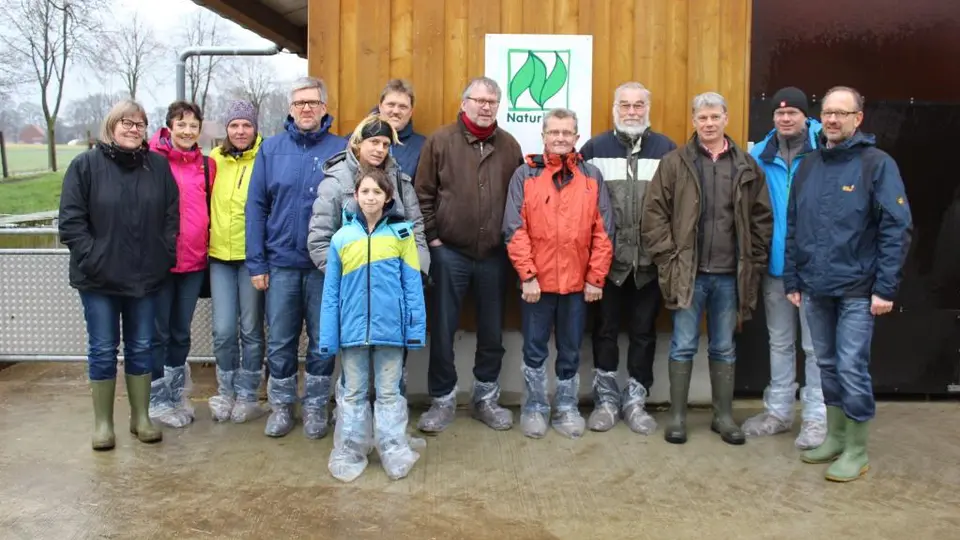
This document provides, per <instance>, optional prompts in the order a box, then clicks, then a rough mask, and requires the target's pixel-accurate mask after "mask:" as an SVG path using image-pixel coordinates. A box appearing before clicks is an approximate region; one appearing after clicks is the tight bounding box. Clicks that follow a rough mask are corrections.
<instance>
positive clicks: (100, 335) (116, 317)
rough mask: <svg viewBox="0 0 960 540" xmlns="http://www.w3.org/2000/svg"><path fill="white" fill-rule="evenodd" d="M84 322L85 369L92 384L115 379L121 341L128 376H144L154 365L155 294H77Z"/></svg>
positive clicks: (83, 292)
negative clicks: (121, 341)
mask: <svg viewBox="0 0 960 540" xmlns="http://www.w3.org/2000/svg"><path fill="white" fill-rule="evenodd" d="M80 301H81V302H82V303H83V317H84V319H85V320H86V322H87V367H88V370H89V375H90V380H91V381H106V380H111V379H116V378H117V352H118V349H119V347H120V340H121V338H122V339H123V366H124V370H125V371H126V373H127V374H128V375H146V374H147V373H150V372H151V366H152V363H153V356H152V354H151V353H152V350H153V333H154V317H155V314H156V299H155V296H154V295H152V294H151V295H147V296H143V297H140V298H131V297H129V296H113V295H107V294H100V293H94V292H85V291H80ZM121 329H122V331H121Z"/></svg>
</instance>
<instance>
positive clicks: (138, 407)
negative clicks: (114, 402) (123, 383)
mask: <svg viewBox="0 0 960 540" xmlns="http://www.w3.org/2000/svg"><path fill="white" fill-rule="evenodd" d="M150 378H151V377H150V374H149V373H147V374H146V375H127V376H126V380H127V397H128V398H129V399H130V433H133V434H134V435H136V436H137V439H139V440H140V442H143V443H155V442H160V441H162V440H163V432H162V431H160V428H158V427H156V426H154V425H153V422H151V421H150V415H149V410H150Z"/></svg>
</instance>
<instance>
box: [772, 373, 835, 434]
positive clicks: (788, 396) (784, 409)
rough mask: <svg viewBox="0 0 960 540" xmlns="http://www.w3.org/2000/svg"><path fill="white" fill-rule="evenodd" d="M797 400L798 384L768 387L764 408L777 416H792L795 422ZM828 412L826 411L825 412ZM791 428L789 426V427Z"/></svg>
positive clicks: (791, 422)
mask: <svg viewBox="0 0 960 540" xmlns="http://www.w3.org/2000/svg"><path fill="white" fill-rule="evenodd" d="M796 402H797V385H796V384H791V385H790V386H788V387H787V388H773V387H770V386H768V387H766V388H765V389H764V390H763V410H765V411H767V412H768V413H769V414H772V415H774V416H776V417H777V418H781V419H783V418H790V419H791V420H790V424H791V425H792V424H793V416H794V405H795V404H796ZM824 414H826V412H824ZM788 429H789V428H788Z"/></svg>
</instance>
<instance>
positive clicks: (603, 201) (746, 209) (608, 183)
mask: <svg viewBox="0 0 960 540" xmlns="http://www.w3.org/2000/svg"><path fill="white" fill-rule="evenodd" d="M461 97H462V100H461V107H460V112H459V114H458V116H457V118H456V120H455V121H454V122H452V123H450V124H448V125H446V126H443V127H441V128H440V129H438V130H437V131H436V132H435V133H433V134H432V135H430V136H429V137H424V136H422V135H420V134H418V133H416V132H415V131H414V129H413V122H412V119H411V118H412V115H413V112H414V104H415V99H414V92H413V89H412V88H411V86H410V85H409V83H407V82H405V81H402V80H392V81H390V82H389V83H388V84H387V85H386V87H385V88H384V89H383V91H382V93H381V95H380V102H379V104H378V106H377V107H375V108H374V110H373V111H372V112H371V114H370V115H369V116H367V117H366V118H364V119H363V120H362V121H361V122H360V123H359V125H357V126H356V128H355V129H354V130H353V132H352V134H351V135H350V136H349V137H348V138H343V137H340V136H337V135H335V134H333V133H331V132H330V126H331V124H332V121H333V119H332V117H331V116H330V115H329V114H328V112H327V102H328V95H327V90H326V87H325V86H324V84H323V82H322V81H321V80H319V79H315V78H310V77H307V78H303V79H300V80H298V81H296V83H295V84H294V85H293V87H292V89H291V92H290V108H289V113H290V115H289V117H288V118H287V121H286V124H285V129H284V131H283V132H281V133H280V134H278V135H275V136H273V137H270V138H267V139H263V138H262V137H261V136H260V135H259V133H258V130H257V113H256V110H255V109H254V108H253V106H252V105H251V104H250V103H247V102H243V101H237V102H234V103H232V104H231V105H230V106H229V108H228V110H227V113H226V115H225V118H224V119H223V122H224V125H225V127H226V138H225V139H224V140H223V142H222V144H221V145H220V146H219V147H217V148H216V149H214V150H213V151H212V152H211V154H210V156H209V157H205V156H203V155H202V153H201V150H200V147H199V145H198V139H199V136H200V133H201V130H202V125H203V113H202V111H201V110H200V109H199V108H198V107H197V106H196V105H194V104H191V103H187V102H183V101H178V102H175V103H173V104H171V105H170V107H169V110H168V114H167V117H166V125H165V126H163V127H161V128H160V129H159V130H157V131H156V133H155V134H154V135H153V137H152V138H151V139H150V140H149V143H147V142H146V133H147V116H146V113H145V112H144V110H143V108H142V107H141V106H140V105H139V104H137V103H136V102H133V101H122V102H120V103H118V104H117V105H116V106H114V108H113V109H112V110H111V111H110V113H109V114H108V115H107V118H106V119H105V120H104V123H103V127H102V130H101V133H100V136H99V141H98V143H97V146H96V148H94V149H92V150H90V151H88V152H85V153H83V154H81V155H80V156H78V157H77V158H76V159H75V160H74V161H73V162H72V163H71V164H70V166H69V168H68V170H67V174H66V176H65V178H64V184H63V192H62V196H61V208H60V220H59V227H60V236H61V241H62V242H63V243H64V244H66V245H67V247H68V248H69V250H70V255H71V257H70V259H71V260H70V283H71V285H72V286H73V287H75V288H77V289H78V290H79V292H80V298H81V301H82V303H83V307H84V315H85V318H86V322H87V330H88V335H89V355H88V357H89V378H90V381H91V388H92V393H93V401H94V417H95V426H94V435H93V447H94V449H98V450H104V449H110V448H113V447H114V445H115V434H114V429H113V403H114V389H115V379H116V375H117V350H118V347H119V345H120V342H121V327H122V341H123V346H124V360H125V362H124V368H125V371H126V385H127V389H128V394H129V399H130V406H131V411H132V413H131V424H130V429H131V432H132V433H134V434H135V435H136V436H137V437H138V438H139V439H140V440H141V441H143V442H156V441H159V440H161V438H162V433H161V431H160V430H159V429H158V428H157V427H156V425H155V423H154V422H156V423H160V424H163V425H165V426H168V427H183V426H185V425H188V424H189V423H190V422H192V420H193V418H194V410H193V408H192V407H191V405H190V400H189V395H188V393H189V387H190V385H191V383H190V373H189V369H188V368H187V365H186V358H187V355H188V353H189V350H190V325H191V322H192V318H193V312H194V309H195V307H196V304H197V300H198V298H200V297H204V296H207V295H209V297H210V298H211V301H212V306H213V335H214V355H215V356H216V360H217V366H216V377H217V386H218V388H217V394H216V395H215V396H213V397H211V398H210V399H209V407H210V411H211V415H212V417H213V418H214V420H216V421H221V422H226V421H232V422H236V423H242V422H248V421H251V420H254V419H256V418H259V417H260V416H262V415H264V414H266V413H267V412H268V411H267V410H266V409H264V408H262V407H261V405H260V404H259V402H258V394H259V389H260V385H261V383H262V381H263V380H266V381H267V388H266V390H267V397H268V402H269V417H268V418H267V420H266V426H265V434H266V435H268V436H271V437H283V436H285V435H287V434H289V433H290V432H291V431H292V430H293V429H294V427H295V423H296V419H295V417H294V406H295V404H297V403H298V402H299V403H300V405H301V419H302V424H303V432H304V435H305V436H306V437H308V438H311V439H319V438H322V437H324V436H325V435H326V434H327V433H328V432H329V431H330V426H331V425H333V426H335V427H334V447H333V450H332V452H331V455H330V459H329V462H328V468H329V470H330V472H331V474H332V475H333V476H334V477H336V478H338V479H340V480H343V481H352V480H353V479H355V478H357V477H358V476H359V475H360V474H362V472H363V471H364V470H365V468H366V466H367V464H368V460H367V456H368V454H369V453H370V452H371V451H373V450H374V449H376V450H377V452H378V454H379V456H380V461H381V463H382V465H383V467H384V470H385V471H386V472H387V474H388V476H390V477H391V478H393V479H399V478H403V477H404V476H406V475H407V474H408V473H409V471H410V470H411V468H412V467H413V466H414V465H415V463H416V462H417V460H418V459H419V457H420V456H419V453H418V452H417V449H418V448H419V447H420V445H421V444H423V442H422V440H421V439H417V438H415V437H413V436H411V435H409V434H408V433H407V426H408V423H409V420H408V407H407V401H406V398H405V395H406V377H405V373H406V362H407V352H408V351H409V350H412V349H419V348H423V347H425V346H426V345H427V332H426V328H427V321H428V317H429V323H430V342H429V345H430V350H429V368H428V381H427V382H428V390H429V393H430V397H431V405H430V408H429V409H428V410H427V411H426V412H424V413H423V414H422V415H421V416H420V418H419V421H418V422H417V427H418V429H419V430H420V431H421V432H423V433H432V434H436V433H440V432H442V431H444V430H445V429H446V428H447V427H449V426H450V424H451V423H452V422H453V421H454V418H455V416H456V415H455V409H456V396H457V392H458V379H457V372H456V368H455V365H454V337H455V333H456V331H457V328H458V326H459V315H460V310H461V305H462V301H463V299H464V297H465V295H466V293H467V291H468V289H469V290H471V291H472V292H473V295H474V296H475V298H476V311H477V313H476V315H477V316H476V319H477V349H476V356H475V360H474V369H473V375H474V380H473V383H472V398H471V407H470V408H471V413H472V415H473V417H474V418H476V419H477V420H479V421H481V422H483V423H484V424H486V425H487V426H489V427H490V428H492V429H495V430H506V429H510V428H511V427H512V426H513V423H514V419H513V414H512V413H511V411H510V410H508V409H506V408H504V407H502V406H501V405H500V403H499V396H500V385H499V382H498V381H499V376H500V371H501V365H502V361H503V356H504V354H505V350H504V347H503V341H502V332H503V330H502V329H503V318H504V310H505V298H506V296H507V294H508V291H509V290H510V289H511V288H512V287H516V288H517V289H519V291H517V292H518V293H519V294H520V296H521V298H522V302H521V320H522V334H523V365H522V368H521V369H522V376H523V382H524V387H525V396H524V400H523V404H522V407H521V411H520V429H521V431H522V432H523V434H524V435H526V436H528V437H531V438H541V437H544V436H545V435H546V434H547V432H548V430H549V429H550V427H552V428H553V429H554V430H556V431H557V432H558V433H560V434H562V435H564V436H567V437H571V438H577V437H580V436H582V434H583V433H584V431H585V430H586V429H590V430H592V431H596V432H602V431H608V430H610V429H611V428H613V427H614V425H615V424H616V423H617V422H618V420H620V419H621V418H622V419H623V421H624V423H625V424H626V425H627V426H628V427H629V428H630V429H631V430H632V431H633V432H636V433H638V434H643V435H649V434H651V433H653V432H654V431H655V430H656V427H657V424H656V421H655V420H654V418H653V417H652V416H651V415H650V414H649V413H648V412H647V410H646V401H647V397H648V396H649V394H650V390H651V387H652V386H653V383H654V380H653V379H654V378H653V361H654V355H655V346H656V339H657V333H656V319H657V317H658V314H659V312H660V309H661V306H663V305H665V306H666V307H667V308H669V309H670V310H672V311H673V337H672V340H671V343H670V354H669V384H670V415H669V420H668V423H667V425H666V426H665V428H664V437H665V439H666V440H667V441H668V442H671V443H677V444H681V443H684V442H686V440H687V427H686V415H687V401H688V392H689V388H690V379H691V373H692V369H691V366H692V361H693V358H694V356H696V354H697V352H698V350H699V344H700V324H701V323H700V321H701V318H702V316H703V314H704V312H705V313H706V320H707V332H708V336H707V337H708V351H707V352H708V358H709V363H710V370H709V371H710V380H711V386H712V394H713V412H714V416H713V421H712V424H711V429H712V430H713V431H715V432H717V433H718V434H719V436H720V437H721V438H722V440H723V441H725V442H727V443H729V444H743V443H744V442H745V438H746V437H747V436H762V435H773V434H776V433H781V432H787V431H790V430H791V429H792V426H793V421H794V403H795V399H796V392H797V385H796V373H795V364H796V355H795V350H794V343H795V341H796V328H797V317H798V313H799V322H800V329H801V336H802V343H803V349H804V352H805V355H806V364H805V365H806V373H805V386H804V387H803V388H802V389H801V391H800V397H801V400H802V402H803V412H802V425H801V429H800V435H799V437H798V438H797V440H796V444H797V446H798V447H799V448H801V449H803V450H804V453H803V454H802V459H803V460H804V461H807V462H811V463H827V462H831V461H834V460H835V462H834V463H833V464H832V465H831V466H830V468H829V469H828V471H827V478H829V479H833V480H841V481H844V480H853V479H856V478H857V477H859V476H860V475H861V474H863V473H864V472H866V469H867V468H868V461H867V455H866V439H867V426H868V423H869V421H870V419H871V418H872V417H873V415H874V403H873V396H872V389H871V383H870V375H869V370H868V367H869V357H870V341H871V335H872V325H873V318H874V316H877V315H881V314H883V313H886V312H888V311H890V310H891V309H892V301H893V299H894V298H895V296H896V293H897V288H898V285H899V281H900V277H901V268H902V265H903V262H904V259H905V256H906V252H907V249H908V247H909V243H910V234H911V230H912V225H911V216H910V211H909V205H908V204H907V202H906V194H905V193H904V189H903V183H902V181H901V179H900V177H899V173H898V171H897V167H896V164H895V163H894V161H893V160H892V159H891V158H890V157H889V156H888V155H887V154H885V153H884V152H882V151H881V150H879V149H877V148H876V147H875V146H874V138H873V137H872V136H871V135H868V134H865V133H863V132H861V131H860V130H859V126H860V124H861V122H862V120H863V99H862V97H861V96H860V94H859V93H858V92H857V91H856V90H854V89H852V88H848V87H835V88H833V89H831V90H829V91H828V92H827V94H826V95H825V97H824V100H823V107H822V112H821V114H820V118H821V121H822V123H821V122H818V121H817V120H816V119H813V118H810V117H808V114H807V113H808V109H809V104H808V102H807V98H806V96H805V95H804V94H803V92H801V91H800V90H798V89H796V88H785V89H782V90H781V91H779V92H778V93H777V94H776V95H775V96H774V98H773V104H774V107H773V121H774V129H773V130H772V131H771V132H770V134H769V135H767V137H766V138H765V139H764V140H763V141H762V142H761V143H759V144H757V145H756V146H755V147H754V148H753V149H752V151H751V152H746V151H744V150H743V149H741V148H740V147H739V146H738V145H737V144H736V143H735V142H734V141H733V139H731V138H730V137H729V136H728V135H726V133H725V128H726V126H727V122H728V111H727V104H726V101H725V100H724V98H723V97H722V96H720V95H719V94H716V93H713V92H708V93H704V94H701V95H698V96H696V97H695V98H694V99H693V101H692V108H691V119H692V124H693V128H694V133H693V135H692V136H691V137H690V139H689V140H688V141H687V142H686V143H685V144H684V145H683V146H680V147H678V146H677V145H676V144H675V143H674V142H673V141H671V140H670V139H669V138H668V137H666V136H664V135H662V134H660V133H656V132H654V131H653V130H652V129H651V126H650V120H649V119H650V108H651V97H652V96H651V92H650V91H649V90H648V89H647V88H645V87H644V86H643V85H642V84H640V83H638V82H627V83H624V84H622V85H620V86H619V87H618V88H617V89H616V91H615V93H614V101H613V107H612V113H613V121H614V126H615V127H614V129H612V130H610V131H608V132H605V133H602V134H599V135H597V136H595V137H593V138H591V139H590V140H588V141H586V142H585V143H584V144H583V145H582V147H581V148H580V150H579V151H578V150H577V143H578V142H579V139H580V133H579V125H578V118H577V115H576V113H575V112H574V111H571V110H567V109H553V110H550V111H545V113H544V116H543V129H542V136H543V145H544V149H543V152H542V153H536V154H532V155H527V156H524V155H523V154H522V152H521V150H520V146H519V144H518V143H517V141H516V140H515V139H514V138H513V136H511V134H510V133H508V132H507V131H505V130H504V129H502V128H501V127H499V126H498V124H497V121H496V118H497V112H498V108H499V106H500V103H501V99H502V92H501V89H500V87H499V85H498V84H497V82H496V81H494V80H492V79H490V78H487V77H478V78H475V79H473V80H471V81H470V82H469V84H468V85H467V86H466V88H465V89H464V91H463V94H462V96H461ZM426 288H429V289H430V295H429V296H430V306H429V309H428V306H426V301H425V294H424V290H425V289H426ZM761 294H762V297H763V302H764V307H765V312H766V318H767V326H768V330H769V334H770V356H771V381H770V385H769V387H768V388H767V389H766V391H765V392H764V405H765V410H764V412H763V413H762V414H760V415H758V416H756V417H753V418H750V419H748V420H747V421H746V422H745V423H744V424H743V425H742V426H740V425H738V424H737V422H736V421H735V420H734V418H733V413H732V402H733V392H734V368H735V362H736V356H737V355H736V347H735V344H734V334H735V332H737V331H738V329H739V328H740V327H741V325H742V323H743V322H744V321H746V320H748V319H750V317H751V313H752V311H753V310H754V309H755V307H756V305H757V303H758V299H759V298H758V297H759V296H760V295H761ZM589 304H596V309H595V326H594V328H593V329H592V344H593V360H594V371H593V380H592V381H591V385H592V388H593V396H594V408H593V411H592V413H591V414H590V415H589V418H588V419H586V420H585V419H584V418H583V416H581V414H580V412H579V407H578V402H579V400H578V396H579V387H580V378H579V374H578V373H579V370H580V348H581V343H582V338H583V335H584V327H585V325H586V321H587V311H588V307H589V306H588V305H589ZM624 320H625V321H626V323H627V324H626V327H627V333H628V336H629V348H628V351H627V355H626V356H627V371H628V375H629V377H628V379H627V381H626V384H625V385H624V387H623V388H622V390H621V389H620V388H618V384H617V375H616V373H617V370H618V365H619V357H620V352H619V348H618V345H617V341H618V335H619V333H620V327H621V323H622V322H624ZM121 322H122V325H121ZM264 324H266V326H267V327H268V329H269V331H268V332H264ZM304 327H305V328H306V332H307V340H308V346H307V351H306V366H305V374H304V380H303V384H302V388H303V390H302V395H301V394H300V390H299V388H300V387H301V385H300V381H299V367H298V348H299V342H300V335H301V331H302V329H303V328H304ZM551 334H553V336H554V339H555V343H556V350H557V358H556V361H555V374H556V391H555V392H554V395H553V399H552V402H551V400H550V399H549V398H548V390H547V389H548V374H547V366H546V361H547V359H548V354H549V347H548V343H549V341H550V337H551ZM338 356H339V359H340V364H341V375H340V377H339V378H338V379H337V380H333V375H334V372H335V363H336V359H337V358H338ZM264 357H265V359H266V362H265V363H264ZM264 364H265V365H264ZM371 378H372V379H373V382H374V384H373V388H374V393H375V396H374V397H373V399H372V400H371V398H370V397H369V396H368V390H369V388H370V386H371V385H370V383H371ZM331 393H333V394H334V396H335V409H334V411H335V412H334V414H333V415H332V418H331V415H330V414H329V413H328V405H329V402H330V400H331ZM371 401H372V404H371Z"/></svg>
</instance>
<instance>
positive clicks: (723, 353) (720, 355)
mask: <svg viewBox="0 0 960 540" xmlns="http://www.w3.org/2000/svg"><path fill="white" fill-rule="evenodd" d="M704 309H706V310H707V337H708V346H707V357H708V358H709V359H710V360H714V361H717V362H730V363H733V362H736V361H737V349H736V346H735V345H734V342H733V333H734V331H735V330H736V329H737V278H736V276H734V275H733V274H701V273H698V274H697V277H696V280H695V281H694V284H693V300H692V301H691V303H690V307H688V308H686V309H678V310H676V311H674V312H673V338H672V339H671V340H670V359H671V360H676V361H678V362H692V361H693V357H694V356H696V354H697V351H699V350H700V317H701V316H702V315H703V310H704Z"/></svg>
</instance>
